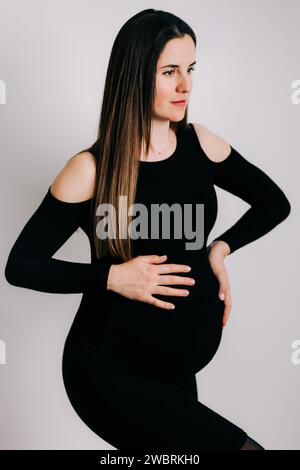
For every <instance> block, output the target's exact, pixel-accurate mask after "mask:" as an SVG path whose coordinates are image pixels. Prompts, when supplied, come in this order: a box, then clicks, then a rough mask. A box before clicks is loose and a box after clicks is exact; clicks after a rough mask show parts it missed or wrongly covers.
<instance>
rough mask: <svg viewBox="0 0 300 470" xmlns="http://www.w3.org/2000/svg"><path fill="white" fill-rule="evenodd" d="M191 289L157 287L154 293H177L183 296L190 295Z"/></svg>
mask: <svg viewBox="0 0 300 470" xmlns="http://www.w3.org/2000/svg"><path fill="white" fill-rule="evenodd" d="M189 293H190V291H188V290H187V289H174V288H172V287H160V286H157V287H155V290H154V291H152V294H160V295H176V296H181V297H186V296H188V295H189Z"/></svg>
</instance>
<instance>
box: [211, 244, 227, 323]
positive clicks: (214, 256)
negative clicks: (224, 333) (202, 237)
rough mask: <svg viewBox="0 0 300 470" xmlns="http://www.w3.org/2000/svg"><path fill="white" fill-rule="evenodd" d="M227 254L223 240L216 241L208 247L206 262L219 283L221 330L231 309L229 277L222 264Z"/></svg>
mask: <svg viewBox="0 0 300 470" xmlns="http://www.w3.org/2000/svg"><path fill="white" fill-rule="evenodd" d="M229 253H230V247H229V245H228V244H227V243H226V242H224V241H223V240H218V241H215V242H213V243H212V244H211V245H210V250H209V255H208V260H209V264H210V266H211V269H212V271H213V272H214V274H215V276H216V277H217V279H218V281H219V298H220V299H221V300H224V304H225V308H224V313H223V328H224V326H225V325H226V323H227V320H228V317H229V314H230V312H231V307H232V303H231V293H230V283H229V277H228V273H227V269H226V266H225V263H224V259H225V257H226V256H227V255H228V254H229ZM222 294H223V297H222Z"/></svg>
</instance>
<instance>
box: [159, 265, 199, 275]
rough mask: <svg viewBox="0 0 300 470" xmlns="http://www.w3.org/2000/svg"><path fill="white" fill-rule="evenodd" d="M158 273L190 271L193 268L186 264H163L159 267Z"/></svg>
mask: <svg viewBox="0 0 300 470" xmlns="http://www.w3.org/2000/svg"><path fill="white" fill-rule="evenodd" d="M157 268H158V274H165V273H176V272H188V271H190V270H191V269H192V268H191V266H188V265H186V264H172V263H169V264H162V265H160V266H158V267H157Z"/></svg>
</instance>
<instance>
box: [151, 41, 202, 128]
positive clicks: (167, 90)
mask: <svg viewBox="0 0 300 470" xmlns="http://www.w3.org/2000/svg"><path fill="white" fill-rule="evenodd" d="M194 63H195V44H194V41H193V40H192V38H191V36H189V35H187V34H186V35H185V36H184V37H183V38H176V39H171V40H170V41H168V42H167V44H166V46H165V47H164V49H163V51H162V52H161V55H160V57H159V59H158V61H157V69H156V90H155V98H154V117H156V118H165V119H168V120H170V121H181V120H182V119H183V117H184V113H185V110H186V106H187V104H188V100H189V97H190V94H191V90H192V81H193V77H192V74H193V69H194V67H193V65H194ZM171 65H173V66H174V67H172V66H171ZM175 66H176V67H175ZM180 100H187V102H186V104H185V105H184V106H178V105H174V104H173V103H172V101H180Z"/></svg>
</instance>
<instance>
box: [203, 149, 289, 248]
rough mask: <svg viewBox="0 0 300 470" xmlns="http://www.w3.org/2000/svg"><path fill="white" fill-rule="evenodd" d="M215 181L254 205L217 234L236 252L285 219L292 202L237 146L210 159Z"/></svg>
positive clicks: (218, 238) (217, 184) (217, 238)
mask: <svg viewBox="0 0 300 470" xmlns="http://www.w3.org/2000/svg"><path fill="white" fill-rule="evenodd" d="M210 164H211V165H212V169H213V174H214V184H215V185H216V186H219V187H220V188H222V189H224V190H226V191H228V192H230V193H232V194H234V195H235V196H238V197H239V198H241V199H242V200H244V201H245V202H247V203H248V204H249V205H250V206H251V207H250V208H249V209H248V210H247V211H246V212H245V213H244V214H243V216H242V217H241V218H240V219H238V221H237V222H236V223H235V224H234V225H233V226H232V227H230V228H229V229H228V230H226V231H225V232H224V233H222V234H221V235H219V236H218V237H216V238H214V240H213V241H212V242H211V244H212V243H213V242H214V241H216V240H223V241H225V242H226V243H228V245H229V247H230V253H229V254H232V253H233V252H234V251H236V250H237V249H239V248H241V247H242V246H244V245H246V244H248V243H250V242H252V241H254V240H256V239H258V238H260V237H261V236H263V235H264V234H266V233H268V232H269V231H270V230H272V229H273V228H274V227H275V226H276V225H278V224H279V223H280V222H282V221H283V220H284V219H285V218H286V217H287V216H288V215H289V213H290V211H291V205H290V202H289V200H288V199H287V197H286V196H285V194H284V193H283V191H282V190H281V189H280V188H279V187H278V186H277V184H276V183H275V182H274V181H273V180H272V179H271V178H270V177H269V176H268V175H266V173H265V172H264V171H262V170H261V169H260V168H258V167H257V166H255V165H254V164H252V163H251V162H249V161H248V160H246V159H245V158H244V157H243V156H242V155H241V154H240V153H239V152H238V151H237V150H236V149H235V148H233V147H232V146H231V152H230V154H229V156H228V157H227V158H225V160H223V161H221V162H214V161H212V160H210Z"/></svg>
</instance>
